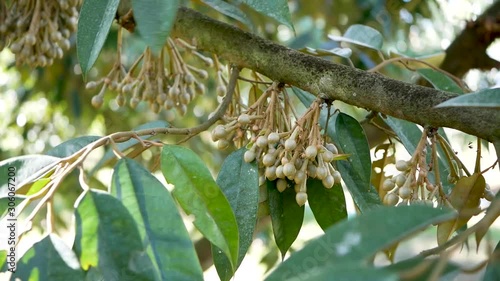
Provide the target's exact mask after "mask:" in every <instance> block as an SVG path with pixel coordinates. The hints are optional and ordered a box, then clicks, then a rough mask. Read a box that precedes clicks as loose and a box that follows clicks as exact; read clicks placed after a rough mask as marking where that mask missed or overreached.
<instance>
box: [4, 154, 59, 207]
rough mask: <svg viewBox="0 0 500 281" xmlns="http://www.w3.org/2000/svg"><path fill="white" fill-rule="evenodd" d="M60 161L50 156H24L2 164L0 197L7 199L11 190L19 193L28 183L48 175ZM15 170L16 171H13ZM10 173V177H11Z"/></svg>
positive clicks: (7, 160) (10, 159)
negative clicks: (13, 189)
mask: <svg viewBox="0 0 500 281" xmlns="http://www.w3.org/2000/svg"><path fill="white" fill-rule="evenodd" d="M59 160H60V158H58V157H53V156H48V155H24V156H19V157H13V158H9V159H6V160H4V161H2V162H0V173H1V175H2V176H1V177H0V197H7V195H8V193H9V189H12V188H15V190H16V191H17V190H18V189H19V188H21V187H23V186H24V185H26V184H27V183H30V182H33V181H35V180H36V179H37V178H38V177H40V176H42V175H43V174H45V173H47V172H48V171H50V169H52V168H53V167H54V166H55V164H56V163H57V162H58V161H59ZM13 168H15V171H13ZM9 172H10V175H9Z"/></svg>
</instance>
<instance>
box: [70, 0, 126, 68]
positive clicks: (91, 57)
mask: <svg viewBox="0 0 500 281" xmlns="http://www.w3.org/2000/svg"><path fill="white" fill-rule="evenodd" d="M119 3H120V0H85V1H83V5H82V8H81V9H80V17H79V19H78V29H77V31H76V51H77V53H78V62H79V63H80V67H81V69H82V73H83V77H85V75H86V74H87V72H89V70H90V69H91V68H92V66H93V65H94V63H95V61H96V60H97V57H98V56H99V53H100V52H101V49H102V46H103V45H104V42H105V41H106V38H107V37H108V32H109V28H110V27H111V24H112V23H113V20H114V19H115V15H116V9H117V8H118V4H119Z"/></svg>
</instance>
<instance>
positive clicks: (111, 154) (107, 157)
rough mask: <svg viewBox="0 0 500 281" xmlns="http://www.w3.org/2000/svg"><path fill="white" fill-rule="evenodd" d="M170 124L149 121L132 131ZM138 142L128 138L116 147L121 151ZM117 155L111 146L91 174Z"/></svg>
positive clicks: (149, 136)
mask: <svg viewBox="0 0 500 281" xmlns="http://www.w3.org/2000/svg"><path fill="white" fill-rule="evenodd" d="M169 126H170V124H169V123H168V122H167V121H163V120H156V121H152V122H148V123H145V124H142V125H140V126H137V127H135V128H134V129H132V131H135V132H137V131H141V130H147V129H154V128H167V127H169ZM153 136H155V134H151V135H145V136H141V137H139V138H140V139H142V140H147V139H150V138H152V137H153ZM138 143H139V141H138V140H137V139H135V138H131V139H129V140H127V141H124V142H121V143H117V144H116V148H117V149H118V150H119V151H121V152H124V151H125V150H127V149H129V148H131V147H132V146H134V145H136V144H138ZM115 156H116V154H115V153H114V152H113V149H112V148H109V149H108V150H107V151H106V153H104V156H103V157H102V158H101V160H99V162H97V164H96V165H95V167H94V168H92V170H91V171H90V174H94V173H95V171H97V170H98V169H99V168H101V167H102V166H103V165H104V164H105V163H106V162H108V161H109V160H110V159H112V158H114V157H115Z"/></svg>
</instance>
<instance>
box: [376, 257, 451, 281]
mask: <svg viewBox="0 0 500 281" xmlns="http://www.w3.org/2000/svg"><path fill="white" fill-rule="evenodd" d="M438 262H439V259H437V258H436V259H424V258H423V257H420V256H416V257H413V258H410V259H407V260H403V261H400V262H398V263H395V264H391V265H388V266H386V267H383V269H385V270H389V271H392V272H394V273H399V274H400V273H402V272H408V270H412V269H415V268H421V269H422V270H420V271H419V273H418V275H416V276H412V278H411V280H412V281H427V280H429V278H430V275H431V274H432V272H433V271H434V268H435V267H436V266H438V264H439V263H438ZM426 265H427V266H426ZM458 273H460V266H459V265H456V264H454V263H451V262H448V263H446V266H445V267H444V269H442V272H441V279H439V280H455V279H454V277H455V276H454V275H457V274H458Z"/></svg>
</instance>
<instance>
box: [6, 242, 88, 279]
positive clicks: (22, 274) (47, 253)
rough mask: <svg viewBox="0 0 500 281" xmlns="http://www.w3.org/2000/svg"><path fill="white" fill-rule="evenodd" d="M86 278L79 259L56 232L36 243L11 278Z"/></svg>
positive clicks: (19, 263) (24, 256) (18, 264)
mask: <svg viewBox="0 0 500 281" xmlns="http://www.w3.org/2000/svg"><path fill="white" fill-rule="evenodd" d="M16 278H19V279H20V280H30V281H36V280H40V281H44V280H51V281H52V280H54V281H57V280H61V281H66V280H75V281H78V280H82V281H83V280H84V273H83V270H82V269H81V268H80V264H79V263H78V259H77V258H76V255H75V253H74V252H73V251H71V249H70V248H69V247H68V246H67V245H66V244H65V243H64V241H63V240H62V239H61V238H59V237H57V236H56V235H54V234H51V235H49V236H46V237H45V238H43V239H42V240H41V241H39V242H37V243H35V244H34V245H33V246H32V247H31V248H30V249H29V250H28V251H27V252H26V253H25V254H24V255H23V257H22V258H21V260H19V262H18V263H17V268H16V272H15V273H14V274H12V276H11V280H15V279H16Z"/></svg>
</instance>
